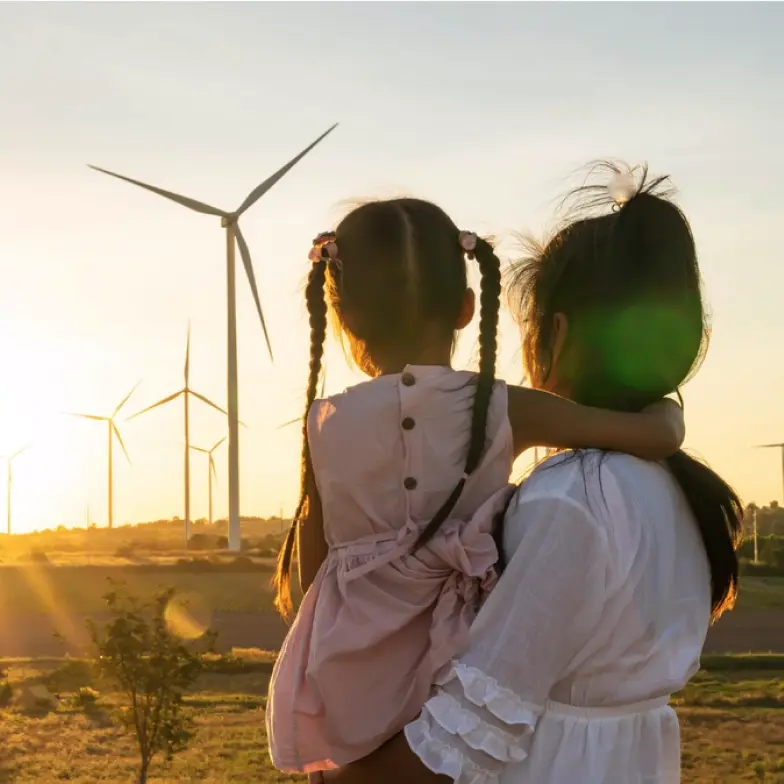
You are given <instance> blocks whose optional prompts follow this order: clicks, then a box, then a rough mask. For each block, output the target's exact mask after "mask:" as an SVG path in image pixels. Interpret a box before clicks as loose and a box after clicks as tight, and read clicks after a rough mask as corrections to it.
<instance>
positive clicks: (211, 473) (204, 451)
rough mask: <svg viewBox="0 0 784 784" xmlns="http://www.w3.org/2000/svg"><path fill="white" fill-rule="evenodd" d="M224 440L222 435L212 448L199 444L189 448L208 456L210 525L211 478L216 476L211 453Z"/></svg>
mask: <svg viewBox="0 0 784 784" xmlns="http://www.w3.org/2000/svg"><path fill="white" fill-rule="evenodd" d="M225 440H226V437H225V436H224V437H223V438H221V440H220V441H218V443H217V444H215V446H213V447H212V449H202V448H201V447H200V446H192V447H191V449H192V450H193V451H194V452H201V453H202V454H203V455H207V457H208V458H209V462H208V464H207V480H208V486H209V488H210V525H212V478H213V476H214V477H215V479H217V478H218V477H217V474H216V472H215V460H214V458H213V456H212V455H213V453H214V452H215V450H216V449H217V448H218V447H219V446H220V445H221V444H222V443H223V442H224V441H225Z"/></svg>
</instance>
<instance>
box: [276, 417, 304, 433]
mask: <svg viewBox="0 0 784 784" xmlns="http://www.w3.org/2000/svg"><path fill="white" fill-rule="evenodd" d="M297 422H302V417H297V418H296V419H289V421H288V422H284V423H283V424H282V425H278V426H277V428H275V429H276V430H283V428H284V427H290V426H291V425H296V424H297Z"/></svg>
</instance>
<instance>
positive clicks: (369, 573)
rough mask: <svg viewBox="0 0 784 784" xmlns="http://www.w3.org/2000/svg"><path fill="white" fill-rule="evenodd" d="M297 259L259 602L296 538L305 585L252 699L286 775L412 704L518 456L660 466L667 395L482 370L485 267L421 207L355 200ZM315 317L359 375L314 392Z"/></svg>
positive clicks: (451, 633)
mask: <svg viewBox="0 0 784 784" xmlns="http://www.w3.org/2000/svg"><path fill="white" fill-rule="evenodd" d="M466 257H468V258H469V259H470V260H474V261H476V263H477V264H478V265H479V270H480V273H481V294H480V308H479V311H480V315H479V347H480V352H479V372H478V373H476V374H474V373H469V372H461V371H455V370H452V369H451V367H450V359H451V355H452V350H453V347H454V339H455V334H456V332H457V331H459V330H461V329H463V328H464V327H465V326H466V325H467V324H468V323H469V322H470V321H471V319H472V317H473V315H474V294H473V292H472V291H471V290H470V289H469V288H468V284H467V276H466V265H465V258H466ZM310 260H311V262H312V263H313V267H312V269H311V272H310V275H309V278H308V284H307V290H306V297H307V305H308V311H309V314H310V328H311V342H310V376H309V380H308V390H307V405H306V416H305V426H304V433H303V457H302V492H301V497H300V502H299V504H298V508H297V511H296V514H295V517H294V522H293V524H292V527H291V530H290V531H289V535H288V537H287V539H286V542H285V544H284V546H283V548H282V550H281V554H280V558H279V563H278V571H277V575H276V584H277V588H278V606H279V608H280V609H281V611H282V612H283V613H284V614H288V612H289V611H290V609H291V600H290V585H289V580H290V571H291V565H292V559H293V551H294V546H295V542H296V543H297V544H298V549H299V570H300V581H301V583H302V588H303V590H305V591H307V593H306V594H305V598H304V600H303V602H302V605H301V607H300V609H299V613H298V614H297V617H296V620H295V622H294V624H293V626H292V628H291V630H290V632H289V635H288V637H287V638H286V641H285V643H284V645H283V649H282V651H281V653H280V657H279V658H278V661H277V664H276V666H275V670H274V673H273V676H272V682H271V685H270V696H269V701H268V706H267V729H268V734H269V742H270V753H271V756H272V761H273V763H274V764H275V766H276V767H278V768H280V769H281V770H285V771H289V772H304V773H313V772H316V771H319V770H327V769H330V768H334V767H339V766H341V765H344V764H347V763H349V762H352V761H354V760H357V759H359V758H362V757H364V756H366V755H367V754H369V753H370V752H371V751H373V750H375V749H376V748H378V747H379V746H380V745H382V744H383V743H384V742H385V741H386V740H387V739H388V738H390V737H391V736H392V735H394V734H395V733H396V732H398V731H399V730H400V729H401V728H402V727H403V726H404V725H405V724H406V723H407V722H409V721H410V720H412V719H413V718H414V717H415V716H416V715H417V714H418V713H419V711H420V709H421V707H422V705H423V704H424V703H425V701H426V699H427V697H428V695H429V691H430V688H431V684H432V683H433V681H434V680H435V679H436V675H437V673H438V672H439V670H441V669H442V668H443V667H444V666H445V665H447V664H448V663H449V662H450V660H451V659H452V658H453V657H454V656H455V655H456V654H457V653H458V652H459V651H460V648H461V646H462V644H463V641H464V640H465V634H466V632H467V630H468V627H469V626H470V624H471V621H472V619H473V617H474V614H475V612H476V610H477V608H478V605H479V604H480V602H481V600H482V598H483V596H484V595H485V594H486V592H487V591H489V590H490V589H491V588H492V586H493V583H494V581H495V571H494V564H495V562H496V560H497V558H498V553H497V550H496V547H495V544H494V541H493V537H492V529H493V522H494V518H495V517H496V516H497V515H498V513H499V512H501V511H502V510H503V508H504V506H505V504H506V501H507V499H508V497H509V493H510V490H509V484H508V482H509V474H510V472H511V469H512V463H513V462H514V460H515V458H516V457H517V455H519V454H520V453H521V452H522V451H523V450H524V449H526V448H528V447H530V446H533V445H542V446H559V447H585V446H595V447H603V448H609V449H618V450H622V451H626V452H631V453H634V454H637V455H640V456H642V457H648V458H653V459H659V458H664V457H666V456H668V455H669V454H671V453H672V452H674V451H676V450H677V448H678V447H679V446H680V443H681V441H682V439H683V420H682V416H681V412H680V409H678V408H677V407H676V406H674V405H669V404H659V405H657V406H656V407H654V410H648V411H646V412H643V413H639V414H623V413H618V412H610V411H603V410H600V409H591V408H587V407H583V406H579V405H576V404H574V403H571V402H569V401H566V400H564V399H562V398H558V397H555V396H553V395H548V394H546V393H543V392H537V391H533V390H530V389H524V388H515V387H507V386H506V385H505V384H503V383H502V382H500V381H496V380H495V378H494V372H495V358H496V332H497V327H498V311H499V299H500V292H501V273H500V264H499V260H498V258H497V256H496V255H495V253H494V251H493V248H492V246H491V245H490V244H489V243H488V242H487V241H486V240H484V239H482V238H480V237H477V236H476V235H475V234H471V233H468V232H460V231H459V230H458V228H457V226H455V224H454V223H453V222H452V220H451V219H450V218H449V217H448V216H447V215H446V214H445V213H444V212H443V211H442V210H441V209H439V208H438V207H436V206H435V205H433V204H429V203H427V202H423V201H419V200H417V199H396V200H392V201H381V202H373V203H369V204H365V205H364V206H361V207H359V208H357V209H355V210H354V211H352V212H351V213H350V214H349V215H348V216H346V218H344V219H343V221H342V222H341V223H340V225H339V226H338V228H337V231H336V232H335V233H328V234H323V235H321V236H320V237H318V238H317V239H316V241H315V242H314V247H313V249H312V251H311V253H310ZM328 312H329V313H330V315H331V316H332V318H333V319H334V321H335V324H336V327H337V328H338V330H339V333H340V334H341V336H343V337H345V339H346V340H347V341H348V343H349V347H350V350H351V354H352V356H353V358H354V360H355V362H356V363H357V365H358V366H359V367H360V368H361V369H362V370H363V371H364V372H365V373H366V374H367V375H368V376H370V377H371V379H372V380H371V381H368V382H365V383H363V384H359V385H357V386H355V387H352V388H350V389H348V390H346V391H345V392H343V393H342V394H339V395H334V396H332V397H329V398H327V399H326V400H318V401H316V400H315V395H316V387H317V384H318V379H319V374H320V371H321V359H322V354H323V347H324V339H325V334H326V328H327V313H328ZM368 695H373V697H374V700H375V702H374V704H373V707H372V709H368V708H367V706H368V705H369V703H368V699H367V698H368Z"/></svg>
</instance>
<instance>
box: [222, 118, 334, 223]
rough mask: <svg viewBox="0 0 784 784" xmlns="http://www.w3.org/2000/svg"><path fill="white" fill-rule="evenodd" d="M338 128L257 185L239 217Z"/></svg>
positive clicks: (321, 137) (320, 137) (320, 138)
mask: <svg viewBox="0 0 784 784" xmlns="http://www.w3.org/2000/svg"><path fill="white" fill-rule="evenodd" d="M337 127H338V124H337V123H335V124H334V125H333V126H332V127H331V128H330V129H329V130H327V131H325V132H324V133H322V134H321V136H319V137H318V139H316V141H315V142H313V143H312V144H310V145H308V146H307V147H306V148H305V149H304V150H303V151H302V152H301V153H300V154H299V155H297V156H295V157H294V158H292V159H291V160H290V161H289V162H288V163H287V164H286V165H285V166H283V167H282V168H281V169H278V171H276V172H275V174H273V175H272V176H271V177H268V178H267V179H266V180H264V182H262V183H261V185H257V186H256V187H255V188H254V189H253V190H252V191H251V192H250V193H249V194H248V197H247V198H246V199H245V201H244V202H242V204H241V205H240V208H239V209H238V210H237V212H236V215H237V217H239V216H240V215H242V213H243V212H245V210H247V209H249V208H250V207H252V206H253V205H254V204H255V203H256V202H257V201H258V200H259V199H260V198H261V197H262V196H263V195H264V194H265V193H266V192H267V191H268V190H269V189H270V188H271V187H272V186H273V185H275V183H276V182H277V181H278V180H279V179H280V178H281V177H283V175H284V174H286V173H288V171H289V170H290V169H291V168H292V167H294V166H295V165H296V164H297V163H299V162H300V161H301V160H302V159H303V158H304V157H305V156H306V155H307V154H308V153H309V152H310V151H311V150H312V149H313V148H314V147H315V146H316V145H317V144H318V143H319V142H320V141H322V140H323V139H325V138H326V137H327V136H329V134H331V133H332V131H334V130H335V128H337Z"/></svg>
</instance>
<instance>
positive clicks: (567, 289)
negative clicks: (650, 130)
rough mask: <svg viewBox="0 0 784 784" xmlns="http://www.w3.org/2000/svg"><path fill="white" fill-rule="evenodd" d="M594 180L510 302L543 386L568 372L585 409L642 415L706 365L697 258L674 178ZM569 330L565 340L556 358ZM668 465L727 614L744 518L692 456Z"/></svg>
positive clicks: (520, 272) (570, 388) (530, 259)
mask: <svg viewBox="0 0 784 784" xmlns="http://www.w3.org/2000/svg"><path fill="white" fill-rule="evenodd" d="M591 175H592V177H594V180H593V181H591V180H589V181H588V182H587V184H585V185H583V186H582V187H580V188H577V189H576V190H575V191H573V192H572V193H571V194H570V195H569V197H567V200H566V201H565V204H566V205H567V206H568V209H567V214H566V219H565V220H564V222H563V224H562V226H561V228H560V229H559V231H557V233H556V234H555V235H554V236H553V237H552V239H550V240H549V241H548V242H546V243H545V244H539V243H536V242H533V241H528V243H527V245H528V249H529V251H530V252H529V254H528V256H527V257H526V258H524V259H523V260H521V261H520V262H518V263H517V264H516V265H515V267H514V268H513V270H512V273H511V280H510V298H511V301H512V303H513V310H515V311H516V316H517V318H518V320H519V321H520V323H521V324H524V325H525V328H526V334H525V336H524V345H523V354H524V360H525V364H526V367H527V370H528V374H529V376H530V377H531V380H532V382H533V384H534V385H535V386H543V385H546V384H547V382H548V379H549V378H550V377H551V375H553V374H554V373H556V372H557V376H558V381H559V383H560V385H561V387H562V388H563V389H564V390H566V391H567V392H568V396H569V397H570V398H571V399H573V400H575V401H576V402H579V403H583V404H585V405H590V406H598V407H602V408H609V409H613V410H617V411H640V410H642V409H643V408H644V407H645V406H647V405H649V404H650V403H653V402H655V401H657V400H660V399H661V398H662V397H665V396H667V395H669V394H672V393H675V392H677V391H678V389H679V387H680V386H681V384H683V383H684V382H685V381H686V380H687V379H688V378H689V377H690V376H691V375H692V374H693V373H694V372H695V371H696V369H697V368H698V367H699V365H700V362H701V360H702V358H703V357H704V354H705V351H706V348H707V343H708V335H709V332H708V327H707V318H706V313H705V308H704V304H703V298H702V291H701V280H700V273H699V265H698V262H697V252H696V248H695V243H694V238H693V236H692V232H691V228H690V226H689V222H688V220H687V219H686V216H685V215H684V214H683V212H682V211H681V210H680V209H679V208H678V207H677V206H676V205H675V204H674V203H673V201H672V200H671V193H670V191H669V189H668V178H666V177H660V178H656V179H652V180H651V179H649V178H648V172H647V168H642V169H638V170H628V168H621V167H620V166H616V165H614V164H602V165H599V166H595V167H594V168H593V169H592V170H591ZM597 175H598V181H596V180H595V178H596V177H597ZM559 319H560V323H562V324H563V323H565V324H566V327H565V338H563V340H562V343H561V345H560V346H559V347H558V348H556V324H557V323H559ZM556 351H557V352H558V354H557V357H556V356H554V354H555V352H556ZM556 368H557V370H556ZM668 464H669V467H670V470H671V472H672V473H673V475H674V476H675V478H676V480H677V481H678V483H679V484H680V486H681V488H682V489H683V491H684V493H685V495H686V498H687V500H688V502H689V505H690V507H691V509H692V512H693V513H694V516H695V518H696V519H697V523H698V525H699V527H700V531H701V533H702V537H703V542H704V543H705V547H706V551H707V553H708V557H709V560H710V562H711V571H712V579H713V608H714V612H715V613H716V614H717V615H718V614H720V613H721V611H722V610H723V609H724V608H725V607H727V606H731V604H732V602H733V600H734V597H735V592H736V587H737V578H738V564H737V557H736V554H735V544H736V542H737V539H738V536H739V534H740V529H741V520H742V507H741V504H740V501H739V499H738V497H737V495H736V494H735V493H734V491H733V490H732V489H731V488H730V487H729V486H728V485H727V483H726V482H724V480H723V479H721V477H719V476H718V475H717V474H715V473H714V472H713V471H711V470H710V469H709V468H708V467H707V466H705V465H703V464H702V463H699V462H698V461H696V460H694V459H693V458H691V457H689V456H688V455H686V454H685V453H683V452H680V453H678V454H677V455H675V456H673V457H672V458H670V459H669V460H668Z"/></svg>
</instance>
